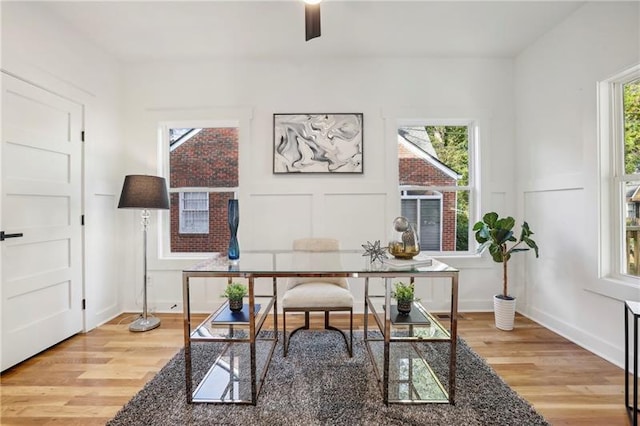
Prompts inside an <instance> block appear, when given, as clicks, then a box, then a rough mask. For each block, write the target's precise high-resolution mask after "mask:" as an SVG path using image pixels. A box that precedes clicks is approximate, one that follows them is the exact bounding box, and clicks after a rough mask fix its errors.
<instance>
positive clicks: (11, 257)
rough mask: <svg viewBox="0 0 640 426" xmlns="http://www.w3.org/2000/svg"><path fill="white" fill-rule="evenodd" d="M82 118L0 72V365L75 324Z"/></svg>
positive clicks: (72, 330)
mask: <svg viewBox="0 0 640 426" xmlns="http://www.w3.org/2000/svg"><path fill="white" fill-rule="evenodd" d="M82 120H83V110H82V105H79V104H77V103H74V102H71V101H69V100H67V99H64V98H62V97H60V96H57V95H55V94H52V93H50V92H47V91H45V90H43V89H40V88H38V87H36V86H33V85H31V84H28V83H26V82H24V81H22V80H19V79H17V78H14V77H12V76H9V75H6V74H4V73H3V74H2V166H1V172H0V174H1V177H2V181H1V182H2V197H1V200H0V201H1V203H2V204H1V205H0V210H1V216H0V230H1V231H2V232H3V233H4V234H3V235H2V234H0V240H2V241H0V251H1V253H2V256H1V261H0V262H1V263H0V271H1V274H2V287H1V289H2V292H1V298H2V326H1V332H2V348H1V355H2V357H1V360H0V361H1V367H2V370H5V369H7V368H9V367H11V366H13V365H15V364H17V363H19V362H20V361H23V360H25V359H27V358H29V357H30V356H32V355H34V354H36V353H38V352H40V351H42V350H44V349H46V348H48V347H50V346H52V345H54V344H56V343H58V342H60V341H62V340H64V339H66V338H67V337H69V336H72V335H73V334H76V333H78V332H79V331H81V330H82V227H81V222H80V219H81V216H80V215H81V191H82V185H81V179H82V169H81V164H82V158H81V157H82V146H81V144H82V142H81V131H82ZM20 234H22V236H19V235H20ZM3 236H4V238H3Z"/></svg>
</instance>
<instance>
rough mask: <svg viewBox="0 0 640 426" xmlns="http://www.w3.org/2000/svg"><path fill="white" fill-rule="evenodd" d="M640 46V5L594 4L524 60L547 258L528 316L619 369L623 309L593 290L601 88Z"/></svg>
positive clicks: (529, 178) (523, 175)
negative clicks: (598, 91)
mask: <svg viewBox="0 0 640 426" xmlns="http://www.w3.org/2000/svg"><path fill="white" fill-rule="evenodd" d="M639 40H640V10H639V4H638V3H637V2H628V3H608V2H607V3H587V4H585V5H584V6H583V7H582V8H580V9H578V10H577V11H576V12H575V13H574V14H573V15H572V16H570V17H569V18H568V19H567V20H565V21H564V22H563V23H561V24H560V25H558V26H557V27H556V28H554V29H553V30H552V31H550V32H548V33H547V34H546V35H545V36H544V37H542V38H541V39H540V40H538V41H537V42H536V43H535V44H533V45H532V46H530V47H529V48H528V49H526V50H525V51H523V52H522V53H521V54H520V55H518V57H517V58H516V61H515V77H516V83H515V93H516V114H517V128H516V133H517V153H518V168H517V173H516V175H517V178H518V183H519V190H518V194H519V197H518V207H519V211H520V213H521V216H522V217H524V218H526V220H528V221H529V222H530V225H531V226H532V229H533V230H534V232H536V235H535V236H534V238H535V240H536V241H537V242H538V245H539V246H540V253H541V254H540V259H538V260H536V259H535V258H533V257H527V258H526V265H525V268H524V271H525V273H524V274H521V275H520V277H521V278H522V279H523V280H524V283H525V285H524V286H522V290H521V291H522V293H521V294H523V295H524V296H525V297H524V298H522V299H521V300H519V309H520V310H521V311H523V312H524V313H525V314H526V315H528V316H530V317H531V318H533V319H535V320H536V321H538V322H540V323H542V324H544V325H545V326H547V327H549V328H551V329H554V330H556V331H558V332H559V333H561V334H563V335H565V336H567V337H568V338H570V339H571V340H573V341H575V342H577V343H578V344H581V345H583V346H585V347H586V348H588V349H590V350H592V351H594V352H596V353H598V354H600V355H602V356H603V357H605V358H607V359H609V360H612V361H613V362H615V363H617V364H618V365H621V364H622V363H623V359H624V350H623V342H624V340H623V338H624V333H623V330H624V329H623V327H624V323H623V321H622V319H623V316H622V312H623V303H622V302H621V301H619V300H615V299H612V298H608V297H605V296H602V295H600V294H596V293H593V292H591V291H587V290H586V289H587V288H589V287H593V286H592V285H591V284H592V283H593V282H595V281H597V280H599V277H598V249H599V247H598V223H599V222H598V221H599V216H598V210H599V200H598V188H597V185H598V173H599V172H598V158H597V152H598V146H597V110H596V105H597V104H596V83H597V82H598V81H601V80H604V79H606V78H607V77H610V76H612V75H613V74H615V73H616V72H618V71H621V70H623V69H624V68H626V67H629V66H631V65H634V64H636V63H638V62H640V44H639ZM605 231H606V230H605ZM604 235H607V232H605V234H604ZM639 297H640V293H639V294H636V295H635V298H636V299H637V298H639ZM522 302H524V303H522Z"/></svg>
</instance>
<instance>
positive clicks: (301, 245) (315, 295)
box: [282, 238, 353, 356]
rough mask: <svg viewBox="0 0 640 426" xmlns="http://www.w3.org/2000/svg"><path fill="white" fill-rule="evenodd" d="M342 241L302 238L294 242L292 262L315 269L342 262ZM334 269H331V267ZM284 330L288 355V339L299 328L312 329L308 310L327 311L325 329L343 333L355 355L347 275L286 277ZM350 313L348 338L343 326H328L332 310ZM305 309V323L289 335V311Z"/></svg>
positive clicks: (350, 352)
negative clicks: (302, 263) (340, 253)
mask: <svg viewBox="0 0 640 426" xmlns="http://www.w3.org/2000/svg"><path fill="white" fill-rule="evenodd" d="M338 250H340V243H339V241H338V240H335V239H331V238H303V239H300V240H295V241H294V242H293V252H294V253H293V261H294V262H304V263H305V266H304V267H303V269H304V268H306V267H309V268H313V267H314V265H315V266H316V267H318V265H320V267H322V266H327V265H334V266H335V265H337V266H339V265H340V263H339V262H340V256H339V253H338ZM329 269H331V268H329ZM282 311H283V320H282V329H283V334H284V342H283V353H284V356H287V352H288V350H289V341H290V339H291V337H293V335H294V333H296V332H297V331H299V330H307V329H309V313H310V312H324V328H325V329H327V330H335V331H338V332H340V333H341V334H342V336H343V337H344V340H345V343H346V344H347V351H348V352H349V356H353V350H352V349H353V295H352V294H351V291H350V290H349V282H348V281H347V279H346V278H344V277H293V278H289V279H288V280H287V288H286V290H285V292H284V296H283V297H282ZM332 311H344V312H349V338H347V335H346V334H345V333H344V332H343V331H342V330H340V329H338V328H335V327H332V326H331V325H329V312H332ZM290 312H304V325H303V326H302V327H299V328H296V329H295V330H293V331H292V332H291V333H290V334H289V336H288V337H287V314H288V313H290Z"/></svg>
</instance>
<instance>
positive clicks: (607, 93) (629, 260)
mask: <svg viewBox="0 0 640 426" xmlns="http://www.w3.org/2000/svg"><path fill="white" fill-rule="evenodd" d="M599 97H600V105H599V115H600V117H599V119H600V154H601V155H600V170H601V177H602V179H601V186H600V190H601V217H602V220H601V224H600V228H601V242H602V247H601V256H600V257H601V275H602V276H603V277H609V278H613V279H615V280H619V281H622V282H625V283H629V284H632V285H633V286H635V287H636V291H637V286H638V277H640V262H639V260H640V65H638V66H635V67H633V68H631V69H630V70H628V71H626V72H623V73H621V74H619V75H617V76H615V77H613V78H611V79H609V80H606V81H604V82H601V83H600V85H599Z"/></svg>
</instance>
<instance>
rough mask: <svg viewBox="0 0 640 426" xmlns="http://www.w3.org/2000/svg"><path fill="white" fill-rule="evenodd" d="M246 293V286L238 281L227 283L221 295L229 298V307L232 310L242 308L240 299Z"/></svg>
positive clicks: (235, 310)
mask: <svg viewBox="0 0 640 426" xmlns="http://www.w3.org/2000/svg"><path fill="white" fill-rule="evenodd" d="M246 295H247V286H245V285H244V284H240V283H235V282H233V283H229V284H228V285H227V287H226V288H225V289H224V293H223V294H222V296H223V297H226V298H227V299H229V309H231V310H232V311H233V312H238V311H241V310H242V299H243V298H244V297H245V296H246Z"/></svg>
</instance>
